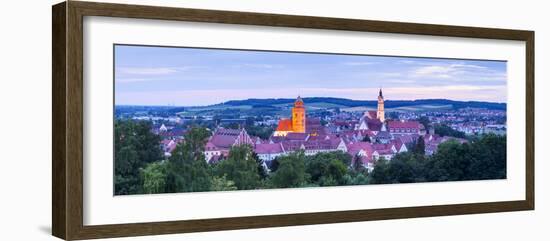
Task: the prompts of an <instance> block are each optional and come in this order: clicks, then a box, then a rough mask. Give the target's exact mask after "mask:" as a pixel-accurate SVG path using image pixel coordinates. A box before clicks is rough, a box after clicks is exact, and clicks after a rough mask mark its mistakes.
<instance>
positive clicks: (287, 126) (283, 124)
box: [277, 118, 292, 131]
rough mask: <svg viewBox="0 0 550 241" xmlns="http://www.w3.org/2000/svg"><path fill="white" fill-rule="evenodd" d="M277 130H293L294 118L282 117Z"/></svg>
mask: <svg viewBox="0 0 550 241" xmlns="http://www.w3.org/2000/svg"><path fill="white" fill-rule="evenodd" d="M277 131H292V120H290V119H286V118H285V119H280V120H279V125H278V126H277Z"/></svg>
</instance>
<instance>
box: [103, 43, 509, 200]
mask: <svg viewBox="0 0 550 241" xmlns="http://www.w3.org/2000/svg"><path fill="white" fill-rule="evenodd" d="M113 81H114V120H113V125H114V136H113V140H114V170H113V178H114V195H131V194H156V193H182V192H207V191H237V190H259V189H279V188H319V187H334V186H350V185H376V184H403V183H425V182H447V181H473V180H496V179H506V130H507V128H506V118H507V115H506V104H507V62H506V61H499V60H468V59H443V58H425V57H422V58H421V57H399V56H375V55H350V54H340V53H306V52H285V51H266V50H236V49H213V48H191V47H168V46H141V45H120V44H117V45H115V46H114V80H113Z"/></svg>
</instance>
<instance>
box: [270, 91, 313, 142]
mask: <svg viewBox="0 0 550 241" xmlns="http://www.w3.org/2000/svg"><path fill="white" fill-rule="evenodd" d="M290 132H296V133H305V132H306V108H305V106H304V101H303V100H302V98H300V96H298V98H297V99H296V101H295V102H294V107H292V114H291V116H290V119H287V118H283V119H281V120H279V125H278V126H277V129H276V130H275V132H274V133H273V135H274V136H286V135H287V134H288V133H290Z"/></svg>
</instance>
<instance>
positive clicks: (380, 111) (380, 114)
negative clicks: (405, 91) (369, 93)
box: [376, 89, 386, 122]
mask: <svg viewBox="0 0 550 241" xmlns="http://www.w3.org/2000/svg"><path fill="white" fill-rule="evenodd" d="M376 118H378V119H379V120H380V121H381V122H384V120H385V119H386V118H385V117H384V96H383V95H382V89H380V92H379V93H378V110H377V111H376Z"/></svg>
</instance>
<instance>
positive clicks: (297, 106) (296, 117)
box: [291, 96, 306, 133]
mask: <svg viewBox="0 0 550 241" xmlns="http://www.w3.org/2000/svg"><path fill="white" fill-rule="evenodd" d="M291 118H292V132H299V133H305V132H306V108H305V107H304V101H303V100H302V98H300V96H298V98H297V99H296V101H295V102H294V107H293V108H292V117H291Z"/></svg>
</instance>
